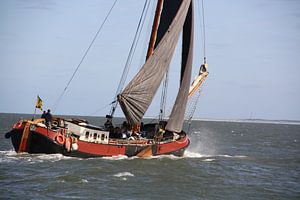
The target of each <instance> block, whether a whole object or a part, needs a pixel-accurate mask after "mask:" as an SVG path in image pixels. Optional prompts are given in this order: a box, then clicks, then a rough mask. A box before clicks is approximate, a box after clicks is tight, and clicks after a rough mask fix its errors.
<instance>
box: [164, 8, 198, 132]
mask: <svg viewBox="0 0 300 200" xmlns="http://www.w3.org/2000/svg"><path fill="white" fill-rule="evenodd" d="M193 20H194V16H193V3H192V2H191V4H190V7H189V11H188V14H187V17H186V20H185V23H184V27H183V34H182V61H181V78H180V87H179V92H178V94H177V98H176V101H175V104H174V106H173V109H172V112H171V115H170V117H169V120H168V123H167V126H166V130H168V131H172V132H177V133H178V132H181V131H182V126H183V122H184V115H185V109H186V104H187V100H188V94H189V86H190V82H191V72H192V64H193V40H194V25H193V24H194V23H193Z"/></svg>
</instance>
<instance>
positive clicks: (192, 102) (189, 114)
mask: <svg viewBox="0 0 300 200" xmlns="http://www.w3.org/2000/svg"><path fill="white" fill-rule="evenodd" d="M197 3H198V7H199V8H200V3H199V2H198V1H197ZM201 7H202V17H200V14H199V12H198V14H199V19H201V18H202V37H203V41H202V43H203V60H204V64H206V42H205V41H206V37H205V18H204V0H201ZM199 24H200V27H201V21H200V20H199ZM201 91H202V86H200V87H198V88H197V90H196V91H195V92H194V94H193V95H192V96H191V97H190V98H189V100H188V104H189V105H188V109H187V111H186V113H185V117H186V119H187V121H188V124H189V127H188V129H190V125H191V120H192V118H193V116H194V114H195V111H196V108H197V104H198V101H199V97H200V94H201Z"/></svg>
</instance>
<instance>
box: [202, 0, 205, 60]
mask: <svg viewBox="0 0 300 200" xmlns="http://www.w3.org/2000/svg"><path fill="white" fill-rule="evenodd" d="M201 2H202V4H201V5H202V25H203V27H202V32H203V59H204V64H206V37H205V19H204V0H202V1H201Z"/></svg>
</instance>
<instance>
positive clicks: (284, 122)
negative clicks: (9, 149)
mask: <svg viewBox="0 0 300 200" xmlns="http://www.w3.org/2000/svg"><path fill="white" fill-rule="evenodd" d="M2 114H13V115H29V116H32V115H33V114H28V113H0V115H2ZM37 115H39V114H37ZM57 116H66V117H82V118H84V117H100V118H105V116H86V115H63V114H57ZM116 118H124V117H116ZM144 119H154V118H153V117H145V118H144ZM193 121H204V122H234V123H262V124H287V125H300V121H298V120H269V119H211V118H197V119H196V118H195V119H193Z"/></svg>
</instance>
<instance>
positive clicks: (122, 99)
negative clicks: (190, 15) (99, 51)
mask: <svg viewBox="0 0 300 200" xmlns="http://www.w3.org/2000/svg"><path fill="white" fill-rule="evenodd" d="M190 4H191V0H182V1H181V4H180V7H179V9H178V11H177V13H176V15H175V16H174V18H173V20H172V22H171V24H170V26H169V28H168V29H167V31H166V32H165V34H164V36H163V37H162V39H161V40H160V42H159V43H158V44H157V47H156V48H155V50H154V51H153V54H152V55H151V56H150V57H149V58H148V60H147V61H146V63H145V64H144V65H143V66H142V68H141V69H140V71H139V72H138V73H137V74H136V76H135V77H134V78H133V79H132V80H131V81H130V82H129V83H128V85H127V86H126V87H125V89H124V90H123V91H122V92H121V93H120V94H119V95H118V101H119V103H120V106H121V108H122V110H123V112H124V114H125V116H126V118H127V120H128V122H129V123H130V124H137V123H139V122H140V121H141V119H142V117H143V116H144V114H145V112H146V110H147V109H148V107H149V105H150V104H151V102H152V100H153V97H154V95H155V93H156V91H157V89H158V87H159V85H160V83H161V81H162V79H163V77H164V75H165V73H166V71H167V69H168V67H169V64H170V62H171V59H172V56H173V53H174V50H175V47H176V44H177V42H178V38H179V35H180V32H181V30H182V28H183V25H184V23H185V19H186V16H187V12H188V10H189V7H190Z"/></svg>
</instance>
